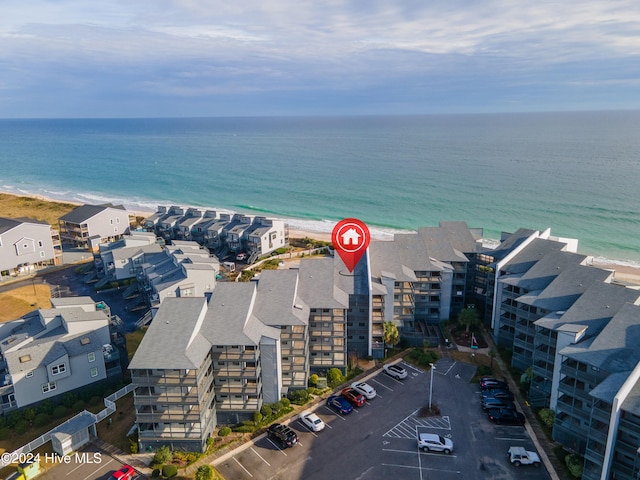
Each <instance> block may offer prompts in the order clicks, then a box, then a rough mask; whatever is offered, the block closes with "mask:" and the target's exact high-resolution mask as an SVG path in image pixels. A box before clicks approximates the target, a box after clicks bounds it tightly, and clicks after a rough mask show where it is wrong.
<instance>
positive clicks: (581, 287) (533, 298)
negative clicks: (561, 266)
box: [517, 265, 612, 311]
mask: <svg viewBox="0 0 640 480" xmlns="http://www.w3.org/2000/svg"><path fill="white" fill-rule="evenodd" d="M611 276H612V273H611V272H609V271H607V270H602V269H600V268H595V267H589V266H584V265H572V266H570V267H568V268H567V269H566V270H564V271H562V273H560V274H559V275H558V276H557V277H555V278H554V279H553V281H552V282H551V283H549V285H547V286H546V287H545V288H544V290H542V292H540V293H538V294H535V293H531V294H528V295H523V296H521V297H518V298H517V300H518V302H520V303H524V304H527V305H532V306H534V307H538V308H542V309H544V310H549V311H557V310H567V309H569V307H571V305H573V303H574V302H575V301H576V300H578V298H580V296H581V295H582V294H583V293H584V292H585V291H586V290H587V289H588V288H589V287H590V286H591V285H592V284H593V283H594V282H604V281H606V280H607V279H608V278H610V277H611ZM519 285H520V283H519Z"/></svg>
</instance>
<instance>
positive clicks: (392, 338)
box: [384, 322, 400, 349]
mask: <svg viewBox="0 0 640 480" xmlns="http://www.w3.org/2000/svg"><path fill="white" fill-rule="evenodd" d="M399 342H400V333H399V332H398V326H397V325H396V324H395V323H393V322H384V343H385V349H386V346H387V345H389V346H391V347H393V346H394V345H397V344H398V343H399Z"/></svg>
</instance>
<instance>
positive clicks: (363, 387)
mask: <svg viewBox="0 0 640 480" xmlns="http://www.w3.org/2000/svg"><path fill="white" fill-rule="evenodd" d="M351 388H353V389H354V390H356V391H358V392H360V393H361V394H362V395H364V396H365V397H366V398H367V400H371V399H372V398H375V397H376V395H377V393H376V390H375V388H373V387H372V386H371V385H369V384H368V383H365V382H355V383H352V384H351Z"/></svg>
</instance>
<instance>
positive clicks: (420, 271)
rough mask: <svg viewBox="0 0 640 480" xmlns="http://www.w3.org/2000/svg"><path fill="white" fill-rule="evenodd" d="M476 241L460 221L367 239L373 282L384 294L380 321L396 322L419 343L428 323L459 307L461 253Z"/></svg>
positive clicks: (462, 279)
mask: <svg viewBox="0 0 640 480" xmlns="http://www.w3.org/2000/svg"><path fill="white" fill-rule="evenodd" d="M476 242H477V232H472V231H471V230H470V229H469V228H468V227H467V226H466V224H464V223H463V222H442V223H441V224H440V226H439V227H433V228H421V229H419V230H418V233H417V234H401V235H400V234H397V235H395V236H394V239H393V241H391V242H372V243H371V246H370V247H369V248H370V251H371V255H370V258H371V276H372V285H377V286H378V288H380V289H381V290H382V291H384V292H385V293H386V298H387V299H388V301H387V302H386V303H385V309H384V320H385V321H392V322H394V323H395V324H396V325H397V326H398V327H399V330H400V333H401V336H402V338H403V339H405V340H407V341H409V342H410V343H411V344H414V345H422V344H423V342H424V340H426V339H428V338H429V337H430V335H429V333H428V331H429V325H431V324H438V323H440V322H441V321H443V320H448V319H449V318H451V317H452V316H455V315H457V314H458V313H459V312H460V311H461V309H462V308H463V306H464V304H465V294H466V290H467V286H466V284H467V278H466V271H467V263H468V259H467V257H466V255H465V253H464V252H472V251H474V249H475V248H476ZM391 299H393V302H391Z"/></svg>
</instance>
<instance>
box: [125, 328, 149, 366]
mask: <svg viewBox="0 0 640 480" xmlns="http://www.w3.org/2000/svg"><path fill="white" fill-rule="evenodd" d="M145 333H147V329H146V327H144V328H141V329H139V330H136V331H135V332H131V333H127V334H125V340H126V342H127V354H128V356H129V361H131V359H132V358H133V355H134V354H135V353H136V350H138V347H139V346H140V342H142V338H143V337H144V334H145Z"/></svg>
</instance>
